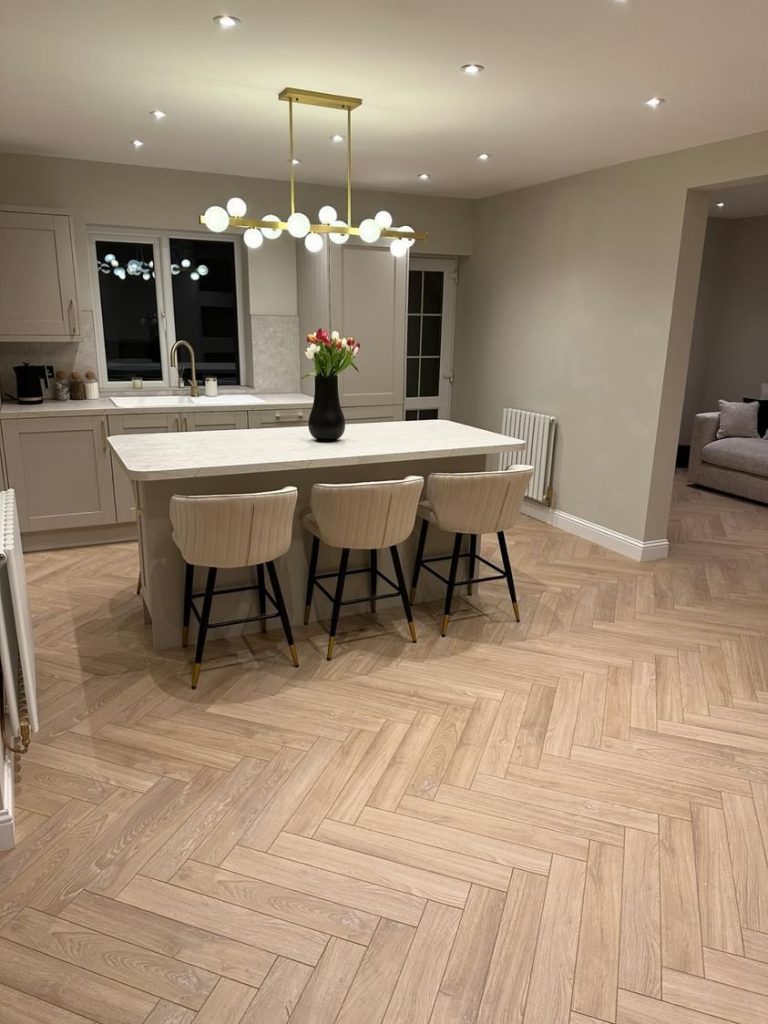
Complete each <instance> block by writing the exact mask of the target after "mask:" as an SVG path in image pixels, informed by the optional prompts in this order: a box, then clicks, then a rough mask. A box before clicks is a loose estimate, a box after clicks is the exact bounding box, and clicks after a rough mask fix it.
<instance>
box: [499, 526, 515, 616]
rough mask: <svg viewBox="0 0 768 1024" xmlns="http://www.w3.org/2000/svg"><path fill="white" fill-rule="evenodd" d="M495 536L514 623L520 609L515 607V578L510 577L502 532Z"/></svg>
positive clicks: (507, 555)
mask: <svg viewBox="0 0 768 1024" xmlns="http://www.w3.org/2000/svg"><path fill="white" fill-rule="evenodd" d="M496 536H497V537H498V538H499V551H500V552H501V560H502V562H503V563H504V575H505V576H506V577H507V587H508V588H509V596H510V598H511V599H512V610H513V611H514V613H515V622H519V621H520V609H519V608H518V607H517V594H516V593H515V577H514V576H513V575H512V565H511V564H510V561H509V552H508V551H507V539H506V537H505V536H504V533H503V531H501V530H500V531H499V532H498V533H497V534H496Z"/></svg>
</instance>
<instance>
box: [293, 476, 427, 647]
mask: <svg viewBox="0 0 768 1024" xmlns="http://www.w3.org/2000/svg"><path fill="white" fill-rule="evenodd" d="M423 486H424V478H423V477H420V476H408V477H406V478H405V479H404V480H380V481H375V482H373V483H360V484H315V485H314V487H313V488H312V497H311V499H310V506H311V511H309V512H306V513H305V514H304V517H303V523H304V527H305V529H306V530H308V531H309V533H311V534H312V554H311V556H310V561H309V577H308V579H307V601H306V612H305V615H304V624H305V625H306V624H307V623H308V622H309V615H310V611H311V606H312V595H313V593H314V590H315V587H317V589H318V590H319V591H320V592H321V593H322V594H323V595H324V596H325V597H327V598H328V600H329V601H331V602H332V603H333V612H332V614H331V629H330V633H329V636H328V651H327V655H326V657H327V659H328V661H330V660H331V658H332V657H333V648H334V645H335V643H336V629H337V627H338V625H339V615H340V614H341V608H342V605H346V604H358V603H359V602H361V601H370V602H371V611H375V609H376V600H377V598H381V597H395V596H396V595H399V597H400V600H401V601H402V603H403V609H404V611H405V617H406V619H407V620H408V628H409V630H410V633H411V639H412V640H413V642H414V643H416V627H415V626H414V624H413V612H412V611H411V603H410V601H409V600H408V591H407V587H406V583H405V576H404V575H403V568H402V565H401V564H400V555H399V554H398V551H397V545H398V544H400V543H402V541H404V540H405V538H406V537H407V536H408V535H409V534H410V533H411V531H412V530H413V527H414V525H415V523H416V509H417V506H418V504H419V498H420V497H421V491H422V488H423ZM321 541H322V543H323V544H327V545H329V547H333V548H340V549H341V558H340V559H339V568H338V571H337V572H325V573H318V571H317V559H318V555H319V553H320V542H321ZM382 548H389V553H390V555H391V556H392V565H393V566H394V570H395V578H396V580H397V582H396V583H395V582H393V581H392V580H391V579H389V577H388V576H385V575H384V573H383V572H381V571H380V569H379V563H378V553H379V551H381V550H382ZM352 550H360V551H368V552H369V553H370V559H369V565H368V567H367V568H365V569H348V568H347V567H348V565H349V553H350V551H352ZM360 573H365V574H367V575H368V577H369V580H370V593H369V594H367V595H366V596H365V597H360V598H353V599H351V600H349V601H345V600H344V599H343V598H344V583H345V581H346V578H347V576H353V575H357V574H360ZM333 578H335V579H336V589H335V592H334V593H333V594H332V593H330V591H328V590H326V588H325V587H324V586H323V584H322V583H321V582H320V581H321V580H325V579H333ZM379 579H382V580H384V582H385V583H387V584H388V585H389V586H390V587H392V588H393V590H392V592H391V593H389V594H378V593H377V583H378V580H379Z"/></svg>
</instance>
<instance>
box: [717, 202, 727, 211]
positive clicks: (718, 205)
mask: <svg viewBox="0 0 768 1024" xmlns="http://www.w3.org/2000/svg"><path fill="white" fill-rule="evenodd" d="M715 206H716V207H717V208H718V210H722V208H723V207H724V206H725V203H724V202H722V200H721V201H720V202H719V203H715Z"/></svg>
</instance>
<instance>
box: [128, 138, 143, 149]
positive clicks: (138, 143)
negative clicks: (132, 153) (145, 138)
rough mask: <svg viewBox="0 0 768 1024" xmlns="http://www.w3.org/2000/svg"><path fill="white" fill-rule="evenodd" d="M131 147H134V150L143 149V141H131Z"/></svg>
mask: <svg viewBox="0 0 768 1024" xmlns="http://www.w3.org/2000/svg"><path fill="white" fill-rule="evenodd" d="M131 145H132V146H133V148H134V149H141V147H142V146H143V145H144V143H143V142H142V141H141V139H131Z"/></svg>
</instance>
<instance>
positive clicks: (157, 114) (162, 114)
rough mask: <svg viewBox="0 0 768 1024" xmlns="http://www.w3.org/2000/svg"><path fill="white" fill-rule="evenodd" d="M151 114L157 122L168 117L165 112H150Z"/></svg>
mask: <svg viewBox="0 0 768 1024" xmlns="http://www.w3.org/2000/svg"><path fill="white" fill-rule="evenodd" d="M149 113H150V115H151V116H152V117H154V119H155V120H156V121H162V120H163V119H164V118H166V117H167V116H168V115H167V114H166V112H165V111H164V110H150V112H149Z"/></svg>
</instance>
